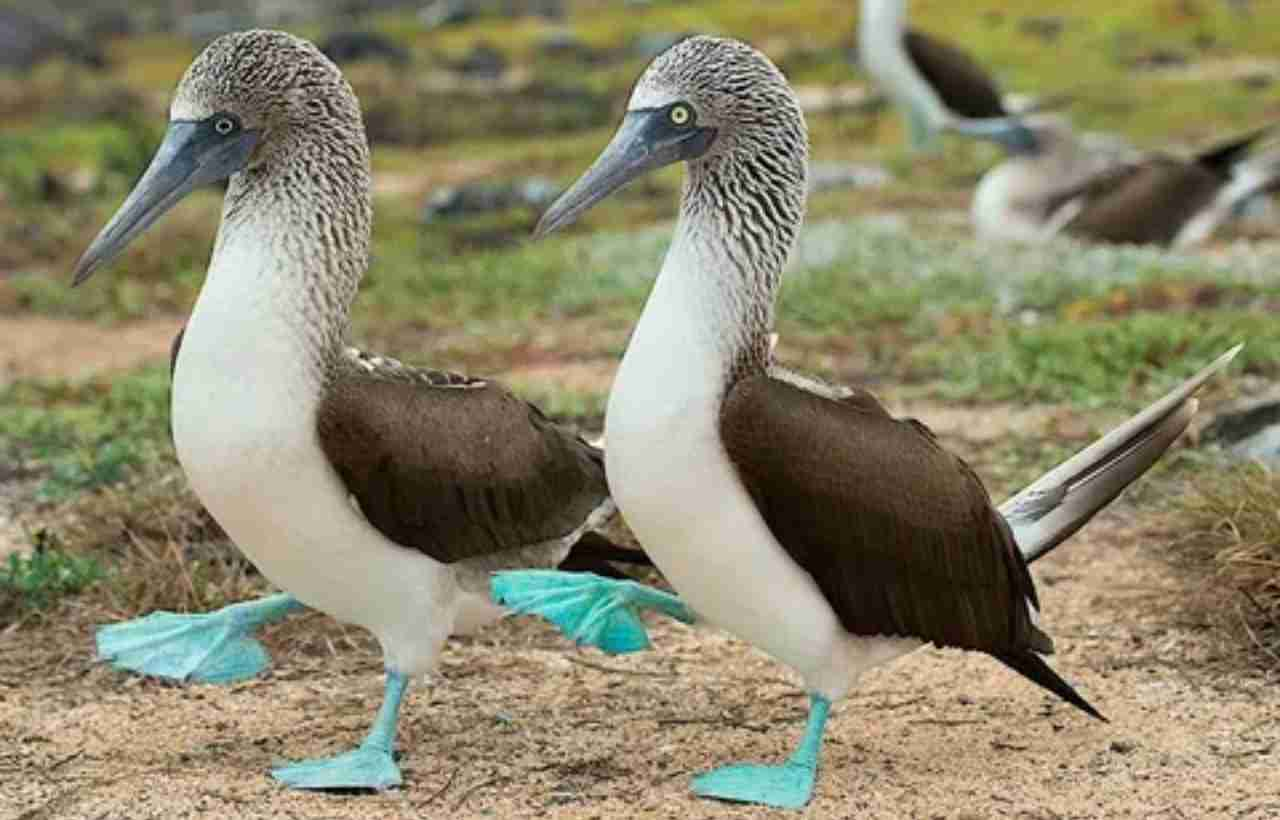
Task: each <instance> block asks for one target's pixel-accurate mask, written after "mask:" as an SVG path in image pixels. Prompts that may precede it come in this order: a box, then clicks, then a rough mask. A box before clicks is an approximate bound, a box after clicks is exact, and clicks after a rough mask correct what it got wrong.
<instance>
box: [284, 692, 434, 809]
mask: <svg viewBox="0 0 1280 820" xmlns="http://www.w3.org/2000/svg"><path fill="white" fill-rule="evenodd" d="M408 687H409V678H408V677H407V676H406V675H403V674H401V673H399V672H397V671H395V670H394V669H388V670H387V691H386V695H385V696H384V697H383V699H382V706H381V707H380V708H379V709H378V715H377V717H375V718H374V719H373V726H371V727H370V728H369V734H368V735H366V736H365V739H364V741H363V742H361V744H360V745H359V746H357V747H356V748H354V749H352V750H351V751H349V752H346V753H344V754H340V755H337V756H335V757H327V758H320V759H317V760H303V761H299V762H298V763H293V764H290V765H288V766H281V767H280V768H278V769H272V771H271V776H272V777H274V778H275V779H276V780H278V781H280V782H281V783H283V784H284V785H286V786H288V787H289V788H292V789H316V790H325V789H373V790H377V791H383V790H386V789H390V788H392V787H395V786H399V785H400V783H401V777H400V767H399V766H397V765H396V761H395V758H394V756H393V755H392V752H393V750H394V748H395V740H396V725H397V723H398V722H399V719H400V703H401V701H403V700H404V693H405V690H406V689H407V688H408Z"/></svg>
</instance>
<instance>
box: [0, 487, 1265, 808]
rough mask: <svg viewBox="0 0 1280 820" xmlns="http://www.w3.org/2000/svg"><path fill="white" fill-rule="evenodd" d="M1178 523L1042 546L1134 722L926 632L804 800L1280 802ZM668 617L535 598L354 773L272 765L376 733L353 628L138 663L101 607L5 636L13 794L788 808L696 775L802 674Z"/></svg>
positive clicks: (1095, 679) (4, 693)
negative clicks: (558, 616)
mask: <svg viewBox="0 0 1280 820" xmlns="http://www.w3.org/2000/svg"><path fill="white" fill-rule="evenodd" d="M1155 546H1156V544H1155V543H1153V540H1152V538H1151V537H1150V534H1149V533H1146V532H1144V531H1143V529H1142V528H1141V526H1140V525H1139V524H1138V523H1137V522H1136V521H1134V520H1132V514H1131V513H1130V512H1129V511H1127V510H1125V509H1120V510H1118V511H1116V512H1111V513H1108V514H1106V516H1105V517H1104V519H1103V520H1100V521H1099V522H1097V523H1096V524H1095V526H1093V527H1092V528H1091V529H1090V534H1089V536H1088V537H1079V538H1077V539H1076V540H1075V541H1073V542H1070V543H1069V545H1068V546H1066V547H1064V548H1063V549H1062V550H1061V551H1060V552H1059V553H1058V554H1056V555H1054V556H1051V557H1050V558H1048V559H1046V560H1045V561H1043V562H1041V564H1040V565H1039V566H1038V567H1037V575H1038V579H1039V581H1040V584H1041V590H1042V597H1043V598H1044V600H1045V603H1046V607H1045V608H1046V618H1047V623H1048V624H1049V625H1050V626H1051V632H1052V633H1053V634H1054V635H1055V636H1056V637H1057V639H1058V641H1059V646H1060V653H1059V655H1058V659H1057V663H1058V665H1059V668H1060V669H1062V670H1063V671H1064V672H1065V673H1066V674H1067V676H1068V677H1069V678H1070V679H1071V680H1072V681H1073V682H1074V683H1075V684H1076V685H1077V686H1078V687H1079V688H1080V689H1081V691H1082V692H1084V693H1085V694H1086V696H1087V697H1089V698H1090V699H1091V700H1092V701H1093V702H1094V703H1095V704H1096V705H1097V706H1098V707H1099V708H1100V709H1101V710H1102V711H1103V712H1104V713H1105V714H1107V716H1108V717H1109V718H1110V719H1111V721H1112V722H1111V723H1110V724H1102V723H1098V722H1094V721H1090V720H1088V719H1086V718H1084V717H1082V716H1080V715H1078V714H1076V713H1074V712H1072V711H1071V710H1069V709H1068V708H1067V707H1065V706H1064V705H1062V704H1060V703H1058V702H1056V701H1054V700H1052V699H1051V698H1050V697H1048V696H1046V695H1044V694H1042V693H1041V692H1040V691H1039V690H1037V689H1035V688H1034V687H1032V686H1030V685H1028V684H1025V683H1023V682H1022V681H1021V680H1020V679H1018V678H1016V677H1014V676H1013V675H1012V674H1011V673H1009V672H1007V671H1005V670H1004V669H1003V668H1001V667H1000V666H999V665H997V664H996V663H995V662H993V661H991V660H988V659H986V658H983V657H980V656H976V655H963V654H960V653H955V652H934V651H926V652H922V653H919V654H917V655H915V656H912V657H909V658H907V659H904V660H902V661H900V662H898V663H897V664H895V665H893V666H891V667H888V668H884V669H881V670H877V671H876V672H874V673H872V674H871V675H869V676H868V677H867V678H866V679H865V680H864V682H863V684H862V685H861V686H860V687H858V689H857V690H856V691H855V693H854V694H853V696H852V697H851V698H849V700H847V701H846V702H845V703H844V704H842V705H841V707H840V708H839V710H838V711H837V713H836V716H835V718H834V719H833V721H832V723H831V726H830V730H829V733H828V736H827V745H826V749H825V753H824V757H823V766H822V773H821V780H820V783H819V787H818V791H817V796H816V797H815V799H814V801H813V803H812V804H811V806H810V807H809V808H808V809H807V811H806V812H804V816H809V817H822V818H827V817H830V818H838V817H876V818H879V817H885V818H892V817H922V818H978V817H1025V818H1102V817H1108V818H1109V817H1142V818H1187V817H1232V818H1277V817H1280V766H1277V762H1278V757H1280V690H1277V688H1276V687H1275V686H1274V683H1268V682H1267V681H1265V680H1264V679H1262V678H1259V677H1255V676H1250V675H1247V674H1244V673H1242V672H1240V671H1235V670H1233V668H1232V667H1230V666H1229V665H1227V664H1225V663H1223V662H1222V661H1221V659H1220V658H1217V657H1216V647H1217V645H1218V644H1217V641H1216V638H1215V637H1214V635H1213V633H1212V632H1210V631H1206V630H1205V629H1204V628H1203V626H1202V625H1200V624H1194V623H1186V622H1185V618H1184V616H1183V615H1182V614H1180V613H1181V607H1180V606H1179V604H1180V601H1181V600H1182V599H1183V597H1184V596H1185V595H1187V594H1188V589H1187V588H1186V586H1185V582H1184V581H1183V580H1182V579H1181V577H1180V576H1179V575H1178V574H1176V573H1175V572H1173V571H1172V570H1170V568H1169V567H1168V566H1167V565H1166V564H1165V562H1163V561H1161V560H1159V559H1158V558H1156V557H1153V556H1152V555H1151V551H1152V549H1153V548H1154V547H1155ZM654 641H655V644H656V649H655V650H654V651H651V652H648V653H645V654H642V655H638V656H633V657H630V658H622V659H619V658H607V657H605V656H603V655H601V654H599V653H597V652H594V651H586V650H583V651H579V650H574V649H572V648H570V647H568V646H566V644H565V643H564V642H563V641H562V640H561V639H560V638H559V637H558V636H557V635H556V634H555V633H554V632H552V631H551V630H550V629H549V628H546V627H544V626H543V625H542V624H540V623H538V622H536V621H531V620H528V619H515V620H511V621H508V622H506V623H504V624H501V625H499V626H497V627H494V628H491V629H489V630H487V631H486V632H484V633H483V634H482V635H481V636H479V637H478V638H473V639H467V640H455V641H453V642H451V644H450V645H449V647H448V649H447V651H446V653H445V656H444V659H443V663H442V665H441V669H440V671H439V674H438V675H436V676H434V677H433V678H432V679H431V680H430V681H428V682H426V683H424V684H421V685H418V686H417V687H416V688H415V689H414V690H412V693H411V696H410V698H409V700H408V702H407V704H406V708H405V711H404V717H403V719H402V721H401V737H400V747H401V750H402V753H403V759H402V767H403V770H404V775H405V780H406V783H405V786H404V788H402V789H400V790H398V791H395V792H391V793H388V794H380V795H363V796H351V795H347V796H333V795H324V794H299V793H291V792H287V791H285V790H283V789H281V788H279V787H278V786H277V785H276V784H275V783H274V782H273V781H272V780H271V779H270V778H269V777H268V776H267V774H266V772H267V770H268V768H269V767H271V766H272V765H273V764H278V763H281V762H284V761H287V760H289V759H292V758H298V757H303V756H318V755H328V754H333V753H336V752H340V751H342V750H344V749H345V748H347V747H348V746H350V745H352V744H354V743H356V742H358V741H359V739H360V738H361V737H362V735H363V732H364V730H365V728H366V726H367V723H368V721H369V719H370V718H371V716H372V713H373V710H374V709H376V707H377V703H378V701H379V698H380V696H381V675H380V669H379V660H378V656H377V654H376V652H374V651H373V649H372V647H370V646H369V645H368V643H367V641H366V640H364V639H363V638H362V637H361V636H360V635H358V634H357V633H356V632H355V631H351V632H350V633H345V632H343V631H342V630H341V629H340V628H338V627H336V626H335V625H333V624H332V623H330V622H329V621H328V620H327V619H325V618H323V617H322V616H317V615H313V616H306V617H302V618H299V619H295V620H294V621H292V622H289V623H286V624H283V625H281V626H279V627H277V628H275V629H274V631H272V632H271V633H270V634H269V636H268V643H269V646H271V647H272V649H273V655H274V657H275V665H274V667H273V669H272V671H271V672H270V673H269V674H267V675H265V676H264V677H262V678H260V679H258V680H254V681H251V682H248V683H244V684H240V685H237V686H232V687H215V686H173V685H168V684H162V683H159V682H155V681H148V680H140V679H137V678H133V677H130V676H128V675H125V674H122V673H118V672H115V671H113V670H111V669H109V668H106V667H104V666H102V665H99V664H96V663H94V662H93V661H92V660H91V659H90V658H91V654H92V650H91V636H90V635H89V634H88V632H87V631H86V630H77V631H70V630H69V629H68V628H66V627H60V626H58V625H50V626H47V627H44V628H38V629H28V630H24V631H20V632H16V633H14V634H8V635H3V636H0V817H5V818H22V820H37V819H39V820H45V818H64V817H65V818H176V817H196V816H214V817H226V818H249V817H275V816H280V817H297V818H331V817H354V818H373V817H426V816H433V817H435V816H438V817H504V818H505V817H513V818H517V817H519V818H524V817H554V818H604V817H678V818H682V820H692V818H703V817H760V816H767V815H769V814H770V812H767V811H763V810H761V809H757V808H744V807H735V806H729V805H725V804H720V803H714V802H704V801H699V800H696V799H694V798H692V797H691V796H690V794H689V792H688V782H689V778H690V776H691V775H692V774H693V773H695V772H697V771H699V770H702V769H704V768H706V767H709V766H713V765H717V764H723V763H728V762H732V761H739V760H759V761H770V760H778V759H780V758H782V757H784V756H785V755H786V754H788V752H789V749H790V746H791V744H793V743H794V742H795V740H796V738H797V736H798V733H799V731H800V727H801V724H802V721H803V716H804V708H805V701H804V699H803V697H802V696H801V694H800V693H799V692H798V691H797V690H796V688H795V687H794V686H793V685H792V684H791V683H790V682H789V680H788V678H787V675H786V673H785V672H784V671H783V669H782V668H781V667H779V666H777V665H776V664H774V663H772V662H770V661H769V660H768V659H767V658H765V657H763V656H762V655H760V654H759V653H757V652H756V651H754V650H752V649H750V648H748V647H746V646H744V645H742V644H740V643H738V642H736V641H734V640H731V639H729V638H727V637H725V636H723V635H721V634H717V633H712V632H708V631H703V630H693V629H688V628H685V627H682V626H679V625H672V624H659V625H657V626H656V627H655V629H654ZM778 814H779V815H780V816H781V815H782V814H784V813H778Z"/></svg>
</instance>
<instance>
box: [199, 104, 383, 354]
mask: <svg viewBox="0 0 1280 820" xmlns="http://www.w3.org/2000/svg"><path fill="white" fill-rule="evenodd" d="M351 108H352V111H351V112H348V111H346V110H345V109H339V110H338V111H337V112H336V116H334V117H333V119H331V120H318V121H316V122H314V123H309V124H307V127H306V128H295V129H294V130H293V131H292V132H290V133H288V134H284V135H281V137H280V138H279V139H278V141H277V142H276V143H275V144H273V145H272V146H271V147H270V149H269V151H268V152H266V157H265V158H264V159H263V160H262V161H260V162H258V163H257V164H255V165H254V166H252V167H250V168H249V169H247V170H245V171H243V172H241V173H239V174H237V175H235V176H234V177H232V179H231V184H230V187H229V188H228V190H227V194H226V199H225V202H224V205H223V212H222V223H221V225H220V226H219V229H218V237H217V242H216V243H215V246H214V252H213V257H212V259H211V262H210V265H209V273H208V277H207V279H206V281H205V285H204V288H203V290H202V291H201V296H200V300H199V302H198V303H197V307H196V312H195V315H194V316H193V323H196V322H199V321H200V320H201V319H203V318H204V317H202V315H201V313H202V311H204V310H206V309H209V310H212V311H213V312H215V313H219V314H222V315H219V316H218V317H217V319H218V321H219V323H220V324H221V325H222V326H223V327H224V328H225V329H226V332H228V333H230V332H232V330H231V328H233V327H234V326H235V323H234V322H232V321H229V320H230V319H231V317H228V316H227V315H225V313H226V311H221V310H219V309H218V307H217V306H218V305H227V306H228V307H231V306H234V305H236V304H239V306H241V307H242V308H243V311H242V315H243V317H244V318H249V317H254V318H256V319H257V320H258V321H260V322H263V325H262V327H261V331H262V332H264V333H274V334H277V335H278V334H282V333H283V334H286V335H288V336H290V337H292V338H291V339H290V341H292V342H293V343H294V345H295V346H296V347H297V350H296V351H295V352H296V354H297V356H298V361H297V366H298V367H300V368H304V369H306V370H308V371H310V375H311V376H312V377H313V378H319V377H322V376H323V372H324V370H325V369H326V368H327V367H328V366H329V365H330V364H331V363H332V361H333V360H334V357H335V356H336V355H338V354H339V353H340V351H341V348H342V345H343V343H344V341H345V337H346V333H347V327H348V317H349V313H350V308H351V303H352V301H353V300H354V298H355V295H356V291H357V288H358V287H359V283H360V279H361V277H362V276H363V274H364V271H365V268H366V266H367V264H368V256H369V241H370V234H371V228H372V223H373V205H372V197H371V175H370V167H369V150H368V145H367V142H366V140H365V136H364V131H363V127H362V125H361V124H360V120H359V111H358V109H357V108H355V107H354V105H353V106H351ZM344 115H345V116H344ZM250 335H257V334H253V333H251V334H250ZM228 341H230V340H228ZM282 341H283V340H282Z"/></svg>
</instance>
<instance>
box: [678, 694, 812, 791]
mask: <svg viewBox="0 0 1280 820" xmlns="http://www.w3.org/2000/svg"><path fill="white" fill-rule="evenodd" d="M830 712H831V701H829V700H827V699H826V698H824V697H822V696H821V695H814V694H811V695H809V722H808V725H807V726H806V727H805V730H804V737H803V738H802V739H801V740H800V745H799V746H797V747H796V750H795V752H793V753H792V755H791V757H789V758H787V762H786V763H783V764H782V765H781V766H765V765H761V764H754V763H738V764H735V765H732V766H724V767H721V768H719V769H714V770H712V771H709V772H706V773H705V774H700V775H698V776H697V777H695V778H694V779H693V792H694V794H696V795H698V796H699V797H711V798H715V799H716V800H728V801H732V802H734V803H755V804H759V805H764V806H773V807H775V808H780V809H799V808H803V807H804V806H805V805H806V804H807V803H808V802H809V799H810V798H811V797H813V785H814V782H815V781H816V780H817V775H818V758H819V757H820V756H821V753H822V735H823V731H824V730H825V729H826V725H827V716H828V715H829V714H830Z"/></svg>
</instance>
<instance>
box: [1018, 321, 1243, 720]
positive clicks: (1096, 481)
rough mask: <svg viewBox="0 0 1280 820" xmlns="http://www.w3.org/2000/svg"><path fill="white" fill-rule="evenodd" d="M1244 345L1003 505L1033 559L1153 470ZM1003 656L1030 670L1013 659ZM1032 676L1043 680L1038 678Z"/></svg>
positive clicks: (1025, 553)
mask: <svg viewBox="0 0 1280 820" xmlns="http://www.w3.org/2000/svg"><path fill="white" fill-rule="evenodd" d="M1243 347H1244V345H1237V346H1236V347H1234V348H1232V349H1231V350H1229V351H1228V352H1227V353H1225V354H1223V355H1222V356H1220V357H1219V358H1218V359H1217V360H1216V361H1214V362H1213V363H1212V364H1210V365H1209V366H1208V367H1206V368H1204V369H1203V370H1201V371H1200V372H1199V373H1197V374H1195V375H1194V376H1192V377H1191V378H1189V379H1187V380H1186V381H1185V382H1183V383H1182V384H1181V385H1179V386H1178V388H1177V389H1175V390H1173V391H1172V392H1171V393H1169V394H1168V395H1166V396H1165V397H1164V398H1162V399H1160V400H1159V401H1157V402H1155V403H1154V404H1152V405H1151V406H1149V407H1148V408H1147V409H1145V410H1143V411H1142V412H1140V413H1138V414H1137V415H1136V416H1134V417H1133V418H1131V419H1129V420H1128V421H1126V422H1125V423H1124V424H1121V425H1120V426H1119V427H1117V428H1116V429H1114V430H1112V431H1111V432H1110V433H1107V434H1106V435H1105V436H1103V437H1102V438H1100V439H1098V440H1097V441H1096V442H1094V443H1093V444H1091V445H1090V446H1088V447H1086V448H1085V449H1084V450H1081V451H1080V452H1079V453H1077V454H1076V455H1074V456H1072V457H1071V458H1069V459H1067V460H1066V461H1064V462H1063V463H1061V464H1059V465H1058V466H1057V467H1054V468H1053V469H1052V470H1050V471H1049V472H1047V473H1045V474H1044V475H1043V476H1041V477H1040V478H1039V479H1037V480H1036V481H1035V482H1034V483H1032V484H1031V485H1030V486H1029V487H1027V488H1026V489H1024V490H1023V491H1022V492H1020V493H1018V494H1017V495H1015V496H1014V497H1013V498H1010V499H1009V500H1008V501H1006V502H1005V503H1004V504H1002V505H1000V513H1001V514H1002V515H1003V516H1004V517H1005V519H1006V520H1007V521H1008V522H1009V526H1010V528H1011V529H1012V530H1013V535H1014V540H1015V541H1016V542H1017V544H1018V548H1019V550H1021V551H1022V554H1023V557H1025V558H1026V559H1027V562H1028V563H1030V562H1032V561H1035V560H1036V559H1037V558H1040V557H1042V556H1044V555H1045V554H1047V553H1048V552H1049V551H1050V550H1052V549H1053V548H1054V547H1056V546H1058V545H1059V544H1061V543H1062V542H1063V541H1065V540H1066V539H1067V538H1068V537H1070V536H1071V535H1072V533H1074V532H1075V531H1076V530H1078V529H1080V528H1081V527H1083V526H1084V525H1085V524H1086V523H1088V521H1089V519H1091V518H1093V516H1094V515H1095V514H1096V513H1097V512H1098V511H1099V510H1101V509H1102V508H1103V507H1105V506H1106V505H1107V504H1109V503H1111V501H1112V500H1113V499H1115V497H1116V496H1118V495H1119V494H1120V493H1121V492H1122V491H1123V490H1124V488H1125V487H1128V486H1129V485H1130V484H1131V483H1133V481H1135V480H1136V479H1137V478H1138V477H1139V476H1141V475H1142V474H1143V473H1145V472H1146V471H1147V470H1148V469H1150V468H1151V466H1152V465H1153V464H1155V463H1156V461H1157V460H1158V459H1159V458H1160V456H1161V455H1163V454H1164V451H1165V450H1167V449H1168V448H1169V446H1170V445H1171V444H1173V442H1174V441H1176V440H1177V439H1178V437H1179V436H1181V435H1182V433H1183V431H1184V430H1186V429H1187V425H1188V424H1190V423H1191V418H1192V417H1193V416H1194V415H1195V412H1196V406H1197V404H1196V399H1195V393H1196V391H1198V390H1199V389H1200V388H1201V387H1202V386H1204V384H1205V382H1207V381H1208V380H1209V379H1210V378H1212V377H1213V376H1214V375H1215V374H1217V373H1218V372H1220V371H1221V370H1222V369H1223V368H1225V367H1226V366H1227V365H1228V364H1230V363H1231V360H1232V359H1234V358H1235V357H1236V354H1238V353H1239V352H1240V350H1241V348H1243ZM1001 660H1003V661H1004V662H1005V663H1007V664H1009V665H1010V666H1013V668H1015V669H1018V671H1020V672H1023V674H1027V673H1026V672H1024V671H1023V670H1022V669H1021V668H1019V667H1017V666H1014V664H1013V663H1010V661H1009V660H1008V659H1007V658H1001ZM1019 663H1024V662H1023V661H1019ZM1028 677H1031V676H1030V675H1028ZM1032 680H1036V681H1037V682H1040V681H1039V680H1038V679H1037V678H1034V677H1033V678H1032ZM1062 686H1066V684H1065V683H1062ZM1050 688H1051V689H1052V687H1050ZM1067 689H1068V690H1069V689H1070V687H1067ZM1053 691H1055V692H1057V691H1058V690H1057V689H1054V690H1053ZM1059 694H1061V693H1059ZM1064 697H1066V696H1065V695H1064ZM1076 697H1077V698H1078V697H1079V696H1078V695H1077V696H1076ZM1067 700H1071V699H1070V698H1067ZM1071 702H1073V703H1074V702H1075V701H1071ZM1077 705H1079V704H1077ZM1082 708H1083V707H1082ZM1086 711H1088V710H1087V709H1086Z"/></svg>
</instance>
